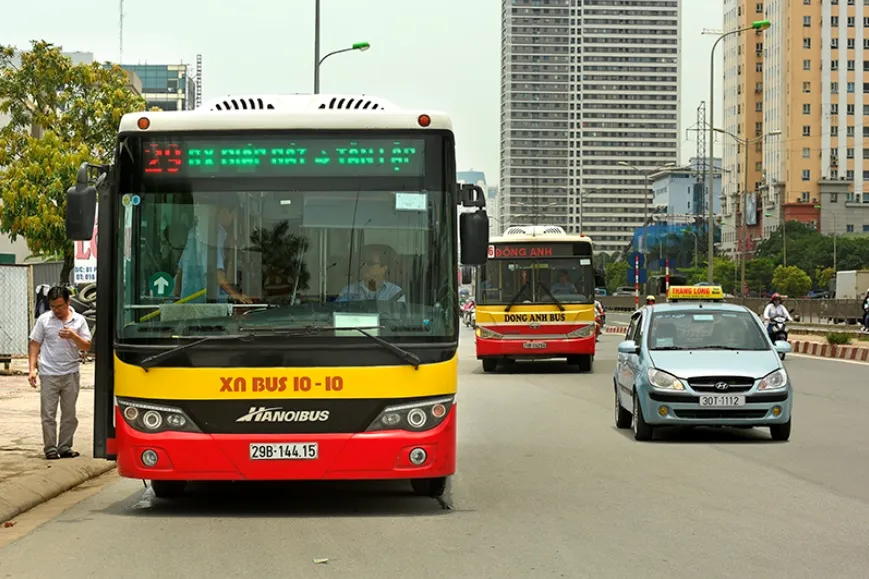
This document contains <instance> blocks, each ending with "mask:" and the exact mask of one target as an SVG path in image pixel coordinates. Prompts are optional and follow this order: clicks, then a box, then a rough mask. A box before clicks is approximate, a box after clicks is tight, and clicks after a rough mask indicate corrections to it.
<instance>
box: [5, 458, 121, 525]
mask: <svg viewBox="0 0 869 579" xmlns="http://www.w3.org/2000/svg"><path fill="white" fill-rule="evenodd" d="M52 462H53V463H54V464H51V465H48V466H46V467H45V468H44V469H41V470H37V471H33V472H29V473H27V474H24V475H21V476H16V477H13V478H11V479H9V480H7V481H5V482H0V524H2V523H3V522H5V521H10V520H12V519H13V518H15V517H17V516H18V515H20V514H21V513H23V512H25V511H28V510H30V509H32V508H33V507H35V506H37V505H40V504H42V503H45V502H48V501H50V500H51V499H53V498H55V497H57V496H59V495H61V494H63V493H65V492H67V491H69V490H71V489H73V488H75V487H77V486H78V485H80V484H82V483H84V482H87V481H89V480H90V479H92V478H96V477H98V476H100V475H102V474H105V473H107V472H109V471H110V470H114V468H115V466H116V465H115V463H114V462H112V461H107V460H97V459H93V458H81V457H80V458H73V459H68V458H67V459H61V460H57V461H52Z"/></svg>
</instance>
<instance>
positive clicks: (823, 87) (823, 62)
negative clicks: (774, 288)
mask: <svg viewBox="0 0 869 579" xmlns="http://www.w3.org/2000/svg"><path fill="white" fill-rule="evenodd" d="M762 19H767V20H770V21H771V22H772V26H771V27H770V28H769V29H767V30H766V31H764V32H762V33H760V34H756V33H747V34H746V33H743V34H741V35H738V36H737V35H734V36H731V37H729V39H727V40H725V41H724V44H725V74H726V75H727V77H725V78H726V80H725V95H724V99H725V100H724V103H725V127H724V128H725V129H726V130H728V131H731V132H735V133H736V134H738V135H739V136H740V137H743V138H745V137H746V136H747V137H748V138H749V139H751V138H755V137H761V141H760V142H759V143H757V144H756V145H755V146H749V163H748V167H747V169H748V171H749V174H748V177H749V197H750V199H752V197H753V195H754V193H755V192H756V193H757V197H756V204H754V203H752V202H751V201H750V202H749V203H748V204H747V206H748V207H747V209H748V213H749V217H750V218H749V223H750V222H751V215H755V216H756V218H757V223H758V224H759V226H758V227H750V228H749V231H750V232H751V236H752V237H753V238H760V237H766V236H768V235H769V234H770V233H771V232H773V231H775V230H776V229H777V228H778V227H779V226H780V224H781V223H782V221H783V220H787V221H800V222H803V223H807V224H811V225H814V226H816V227H818V228H819V229H820V230H821V231H822V232H823V233H827V234H829V233H833V232H835V233H837V234H839V235H842V234H848V233H869V191H867V192H866V194H865V195H864V186H865V184H866V182H867V181H869V147H865V148H864V145H863V141H864V137H866V136H869V126H867V125H866V122H865V121H866V118H867V117H869V96H867V95H869V0H823V1H822V0H725V30H733V29H734V28H737V27H743V26H747V25H750V24H751V22H752V21H754V20H762ZM734 69H735V70H734ZM734 89H735V90H734ZM778 131H780V132H781V134H780V135H778V136H771V137H768V138H763V135H765V134H768V133H770V132H778ZM724 164H725V167H726V168H727V169H730V170H731V172H730V173H725V184H724V196H725V199H726V208H727V209H726V210H725V211H724V214H725V223H728V224H731V225H735V224H736V223H738V219H739V217H738V213H739V206H738V204H737V200H736V199H735V197H734V194H735V192H736V191H738V190H741V189H740V188H741V185H738V184H737V183H734V181H736V180H738V182H739V183H741V182H742V181H743V179H744V173H742V170H743V169H742V167H741V165H742V164H744V161H743V154H742V152H741V151H737V147H736V145H734V144H732V143H729V144H728V145H727V146H726V147H725V148H724ZM735 169H738V170H735ZM755 205H756V207H755ZM725 229H730V231H725V232H724V236H725V241H726V240H727V239H728V234H729V235H730V237H729V239H730V246H729V247H730V248H731V249H732V248H733V247H734V244H733V228H732V227H731V228H725ZM749 250H750V247H749Z"/></svg>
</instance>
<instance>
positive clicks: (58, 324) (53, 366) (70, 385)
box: [29, 286, 91, 460]
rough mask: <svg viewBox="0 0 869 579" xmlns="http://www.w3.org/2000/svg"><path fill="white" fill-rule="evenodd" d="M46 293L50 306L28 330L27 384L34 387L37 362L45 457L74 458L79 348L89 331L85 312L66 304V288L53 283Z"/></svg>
mask: <svg viewBox="0 0 869 579" xmlns="http://www.w3.org/2000/svg"><path fill="white" fill-rule="evenodd" d="M47 297H48V306H49V308H50V310H49V311H47V312H45V313H44V314H42V315H41V316H39V318H37V320H36V325H35V326H33V331H32V332H31V333H30V377H29V378H30V386H32V387H33V388H36V377H37V364H38V368H39V381H40V386H41V388H40V407H41V415H42V439H43V442H44V450H45V458H47V459H48V460H55V459H58V458H75V457H77V456H79V453H78V452H76V451H74V450H73V449H72V439H73V435H74V434H75V429H76V428H77V427H78V419H77V418H76V415H75V405H76V402H77V401H78V393H79V388H80V376H81V375H80V373H79V370H80V366H81V354H80V352H81V351H82V350H84V351H85V352H87V351H89V350H90V349H91V332H90V328H88V324H87V320H85V318H84V316H83V315H81V314H79V313H77V312H76V311H75V310H73V309H72V308H71V307H70V306H69V290H68V289H67V288H65V287H61V286H55V287H53V288H51V289H50V290H48V295H47ZM58 403H60V413H61V414H60V436H59V439H58V431H57V406H58Z"/></svg>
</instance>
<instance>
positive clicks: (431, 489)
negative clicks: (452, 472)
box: [410, 476, 447, 499]
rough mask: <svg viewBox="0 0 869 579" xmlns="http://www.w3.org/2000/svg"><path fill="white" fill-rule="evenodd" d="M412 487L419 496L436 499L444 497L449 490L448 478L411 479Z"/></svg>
mask: <svg viewBox="0 0 869 579" xmlns="http://www.w3.org/2000/svg"><path fill="white" fill-rule="evenodd" d="M410 486H411V488H412V489H413V492H414V493H416V494H417V495H419V496H421V497H431V498H433V499H436V498H439V497H441V496H443V494H444V492H445V491H446V490H447V477H445V476H441V477H437V478H412V479H410Z"/></svg>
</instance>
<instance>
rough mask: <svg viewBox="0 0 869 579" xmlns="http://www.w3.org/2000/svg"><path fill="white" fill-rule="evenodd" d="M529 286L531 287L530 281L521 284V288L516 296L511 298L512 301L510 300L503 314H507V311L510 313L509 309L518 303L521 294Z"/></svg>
mask: <svg viewBox="0 0 869 579" xmlns="http://www.w3.org/2000/svg"><path fill="white" fill-rule="evenodd" d="M530 286H531V281H526V282H525V283H523V284H522V287H520V288H519V291H518V292H516V295H515V296H513V299H511V300H510V302H509V303H508V304H507V307H506V308H504V311H505V312H509V311H510V308H512V307H513V306H514V305H515V304H516V302H518V301H519V298H520V297H522V294H523V293H524V292H525V290H526V289H528V288H529V287H530Z"/></svg>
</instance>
